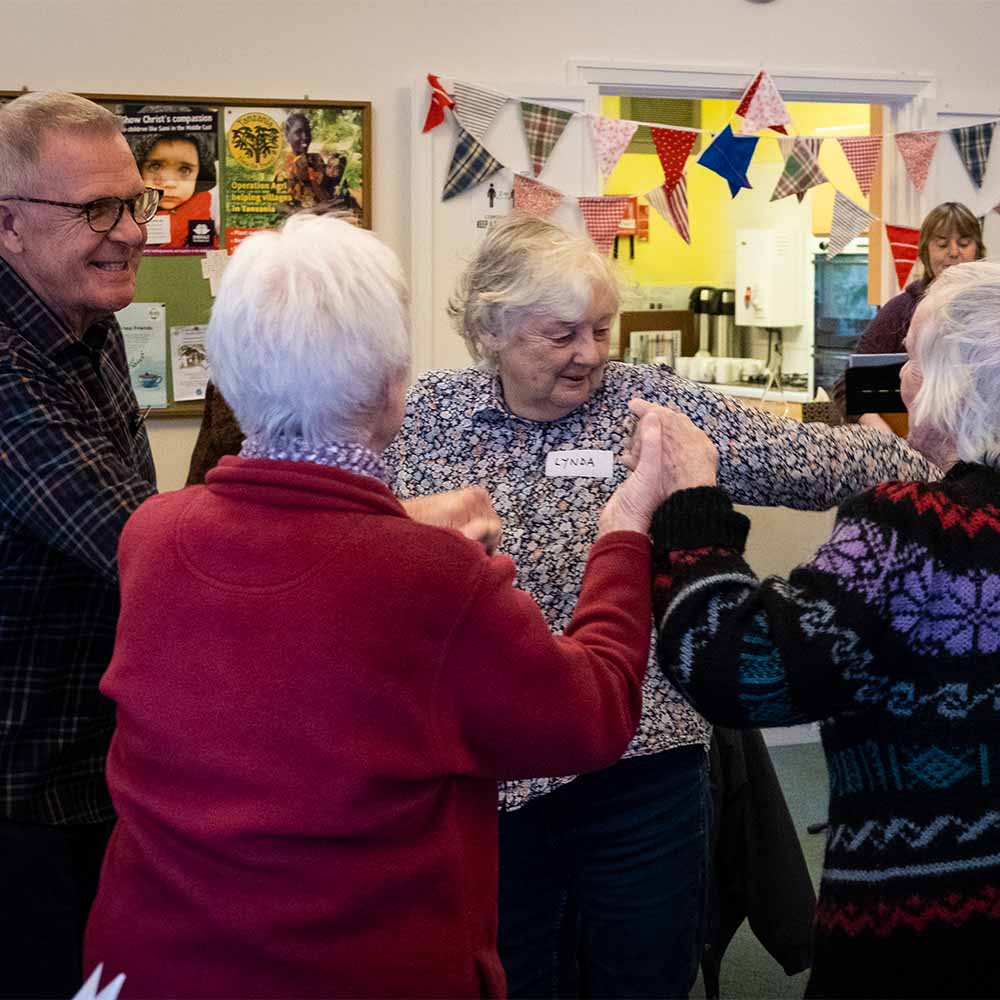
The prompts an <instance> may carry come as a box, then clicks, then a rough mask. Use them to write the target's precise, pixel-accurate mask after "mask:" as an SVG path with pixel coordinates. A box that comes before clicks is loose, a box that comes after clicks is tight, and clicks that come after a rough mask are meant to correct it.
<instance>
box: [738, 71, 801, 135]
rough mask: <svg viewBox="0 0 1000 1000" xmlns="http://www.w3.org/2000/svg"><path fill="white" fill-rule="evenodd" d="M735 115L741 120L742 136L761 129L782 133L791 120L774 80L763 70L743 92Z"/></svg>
mask: <svg viewBox="0 0 1000 1000" xmlns="http://www.w3.org/2000/svg"><path fill="white" fill-rule="evenodd" d="M736 114H738V115H739V116H740V117H741V118H742V119H743V125H742V126H741V127H740V133H741V134H742V135H747V134H749V133H751V132H759V131H760V130H761V129H762V128H772V129H774V131H775V132H782V133H784V131H785V126H786V125H787V124H788V123H789V122H790V121H791V120H792V116H791V115H790V114H789V113H788V108H786V107H785V102H784V101H783V100H782V99H781V94H780V93H778V88H777V87H776V86H775V84H774V80H772V79H771V76H770V74H769V73H768V72H767V70H763V69H762V70H761V71H760V72H759V73H758V74H757V75H756V76H755V77H754V78H753V83H751V84H750V86H749V87H747V89H746V90H745V91H743V96H742V97H741V98H740V103H739V105H738V106H737V108H736Z"/></svg>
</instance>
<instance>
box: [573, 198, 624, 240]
mask: <svg viewBox="0 0 1000 1000" xmlns="http://www.w3.org/2000/svg"><path fill="white" fill-rule="evenodd" d="M576 200H577V201H578V202H579V204H580V211H581V212H582V213H583V221H584V223H585V224H586V226H587V232H588V233H590V238H591V239H592V240H593V241H594V243H595V244H596V245H597V249H598V250H600V251H601V253H607V252H608V251H609V250H610V249H611V245H612V244H613V243H614V241H615V236H616V235H617V234H618V224H619V223H620V222H621V221H622V219H623V218H624V217H625V213H626V211H628V203H629V198H628V195H624V194H621V195H615V194H611V195H597V196H594V197H586V198H577V199H576Z"/></svg>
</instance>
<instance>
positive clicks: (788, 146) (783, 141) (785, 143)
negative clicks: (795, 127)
mask: <svg viewBox="0 0 1000 1000" xmlns="http://www.w3.org/2000/svg"><path fill="white" fill-rule="evenodd" d="M794 147H795V140H794V139H793V138H792V136H790V135H783V136H781V138H780V139H778V149H780V150H781V162H782V163H787V162H788V157H789V156H791V155H792V149H793V148H794Z"/></svg>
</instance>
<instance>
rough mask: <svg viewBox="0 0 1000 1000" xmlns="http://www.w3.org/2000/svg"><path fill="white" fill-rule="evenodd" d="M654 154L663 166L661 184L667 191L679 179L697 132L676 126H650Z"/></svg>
mask: <svg viewBox="0 0 1000 1000" xmlns="http://www.w3.org/2000/svg"><path fill="white" fill-rule="evenodd" d="M649 133H650V135H651V136H652V137H653V145H654V146H655V147H656V155H657V156H658V157H659V158H660V166H661V167H663V186H664V188H666V189H667V190H668V191H669V190H670V189H671V188H672V187H673V186H674V185H675V184H676V183H677V182H678V181H679V180H680V179H681V176H682V175H683V174H684V168H685V167H686V166H687V161H688V156H689V155H690V153H691V149H692V148H693V147H694V143H695V140H696V139H697V138H698V133H697V132H690V131H688V130H687V129H678V128H652V127H651V128H650V130H649Z"/></svg>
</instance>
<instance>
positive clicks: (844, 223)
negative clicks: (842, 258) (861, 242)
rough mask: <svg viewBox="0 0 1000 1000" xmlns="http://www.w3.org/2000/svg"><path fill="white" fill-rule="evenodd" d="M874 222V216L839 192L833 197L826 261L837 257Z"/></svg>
mask: <svg viewBox="0 0 1000 1000" xmlns="http://www.w3.org/2000/svg"><path fill="white" fill-rule="evenodd" d="M874 221H875V216H874V215H872V214H871V213H870V212H866V211H865V210H864V209H863V208H862V207H861V206H860V205H858V204H856V203H855V202H853V201H851V199H850V198H848V197H847V195H844V194H841V193H840V192H839V191H838V192H837V193H836V194H835V195H834V196H833V222H832V223H831V224H830V239H829V241H828V242H827V244H826V259H827V260H832V259H833V258H834V257H836V256H837V254H838V253H841V252H842V251H843V249H844V247H846V246H847V244H848V243H850V242H851V240H853V239H854V237H855V236H860V235H861V234H862V233H863V232H865V230H867V229H868V227H869V226H870V225H871V224H872V222H874Z"/></svg>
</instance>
